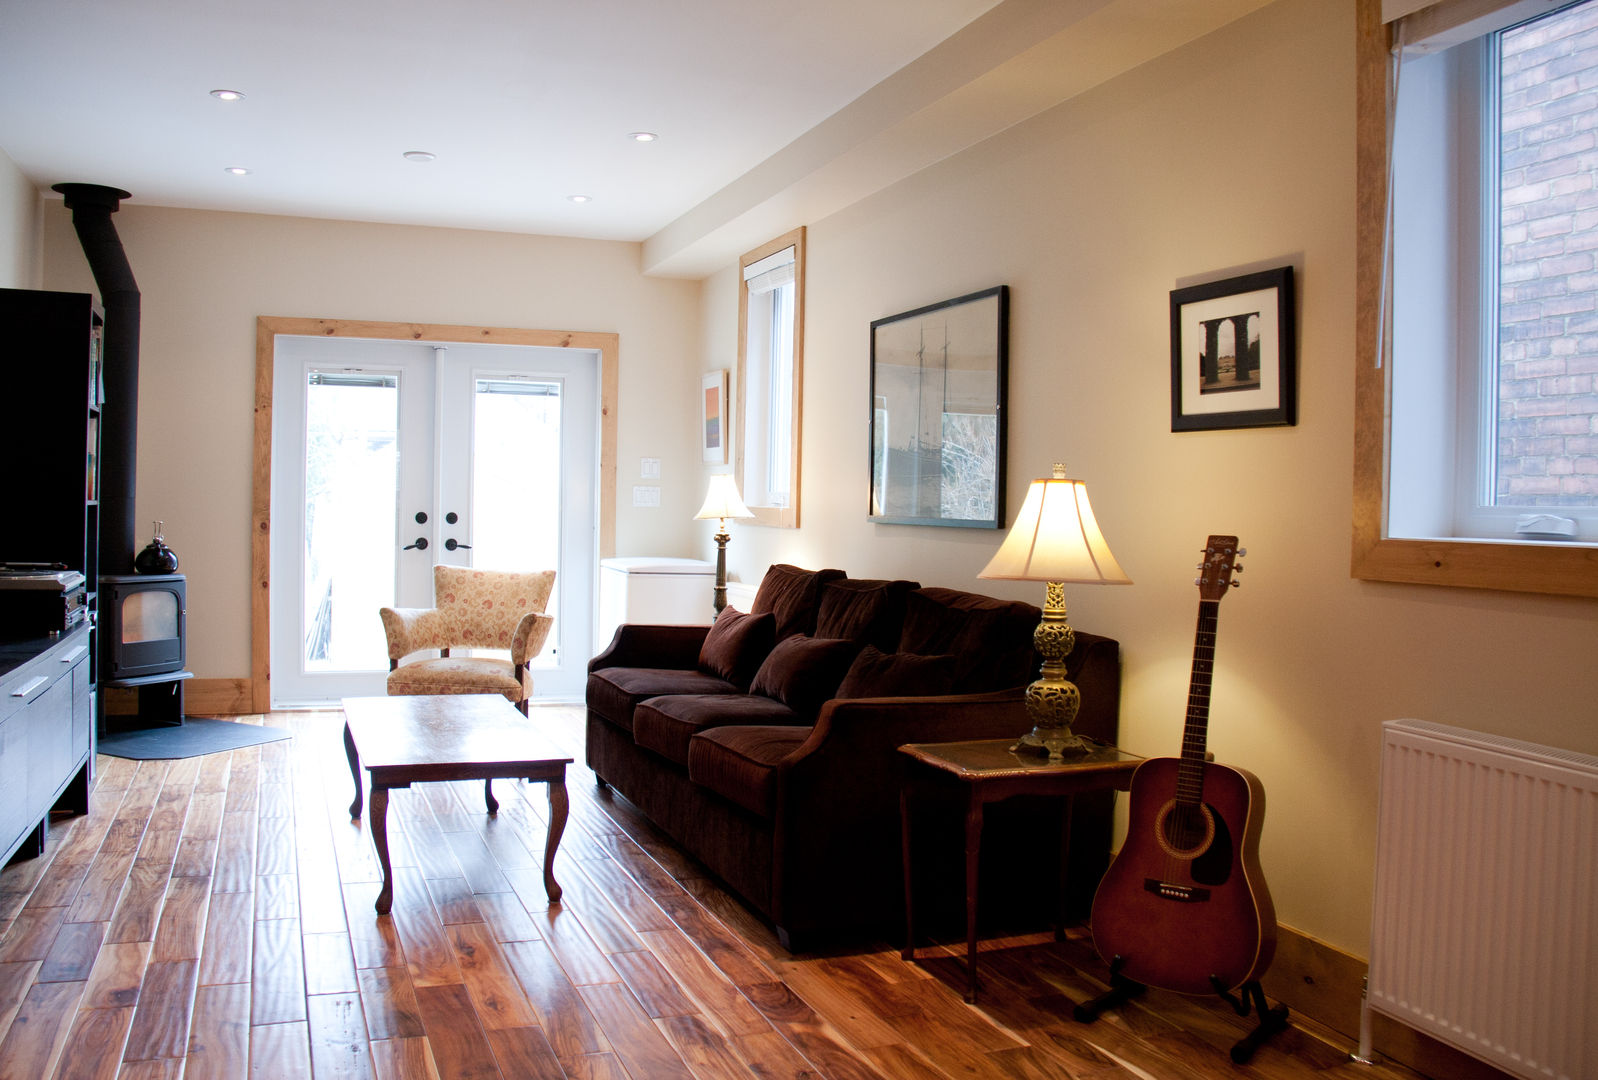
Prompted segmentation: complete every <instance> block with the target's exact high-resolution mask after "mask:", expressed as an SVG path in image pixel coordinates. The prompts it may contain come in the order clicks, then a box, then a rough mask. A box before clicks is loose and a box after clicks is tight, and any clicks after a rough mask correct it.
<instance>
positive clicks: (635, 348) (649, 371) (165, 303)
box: [44, 202, 702, 678]
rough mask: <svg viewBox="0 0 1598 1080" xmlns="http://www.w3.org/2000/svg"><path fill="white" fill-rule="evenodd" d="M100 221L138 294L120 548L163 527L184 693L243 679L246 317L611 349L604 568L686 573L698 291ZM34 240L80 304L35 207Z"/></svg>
mask: <svg viewBox="0 0 1598 1080" xmlns="http://www.w3.org/2000/svg"><path fill="white" fill-rule="evenodd" d="M112 221H113V223H114V224H115V225H116V227H117V230H118V233H119V234H120V236H121V237H122V241H123V246H124V247H125V248H126V250H127V254H128V260H129V262H130V264H131V265H132V268H133V273H134V276H135V277H136V278H137V279H138V282H139V289H140V292H141V294H142V312H141V314H142V334H141V343H140V349H141V358H140V376H139V444H138V455H139V460H138V503H137V517H136V521H137V522H139V525H138V533H137V535H138V537H139V538H140V540H141V542H142V540H143V539H146V536H145V533H146V530H147V529H148V528H149V525H148V522H149V521H150V520H152V519H156V518H159V519H161V520H163V521H164V522H165V535H166V538H167V541H168V542H169V543H170V544H171V545H172V547H173V548H174V549H175V550H176V551H177V552H178V555H179V557H180V558H181V559H182V567H183V570H184V572H185V573H186V574H188V576H189V579H190V580H189V609H190V626H191V636H190V644H189V666H190V668H191V669H192V670H193V671H194V672H195V674H196V675H198V676H200V677H214V678H230V677H231V678H241V677H246V676H248V674H249V672H250V652H249V648H250V642H249V628H250V608H249V605H250V586H249V566H250V477H251V448H252V445H253V443H252V439H253V415H254V370H255V319H256V317H257V316H259V315H278V316H306V317H326V318H340V319H370V320H377V321H392V322H421V323H449V324H464V325H472V326H478V325H480V326H502V327H522V328H530V329H548V330H590V331H605V332H615V333H617V334H619V335H620V342H621V345H620V401H619V412H620V418H621V425H620V427H621V431H620V435H619V446H618V462H619V464H618V469H617V482H618V484H619V486H620V489H621V490H622V491H623V492H624V493H626V496H625V497H624V498H622V499H621V500H620V502H621V504H622V505H621V506H620V507H618V509H617V514H616V516H617V529H616V543H617V551H618V553H620V554H643V553H648V554H667V555H688V554H691V553H692V551H693V548H694V541H695V534H694V530H693V528H692V526H691V524H690V518H691V516H692V514H693V510H694V508H696V507H697V503H695V504H694V506H693V507H690V506H689V503H690V502H691V501H693V500H695V499H697V498H700V497H702V493H701V492H700V491H699V490H698V485H699V482H700V477H699V470H698V468H697V465H698V462H699V456H698V454H697V452H696V449H695V446H696V444H695V429H696V427H697V424H698V412H697V409H698V406H697V404H696V402H697V399H698V390H699V378H698V367H699V360H698V358H697V340H698V335H699V328H698V291H699V285H698V283H697V282H690V281H676V280H666V279H650V278H645V277H643V276H641V275H640V274H639V272H638V269H637V267H638V246H637V245H636V244H622V243H611V242H598V241H586V240H569V239H557V238H549V237H535V236H514V235H508V234H503V233H486V232H468V231H461V230H447V229H425V228H413V227H402V226H384V225H367V224H359V223H354V222H333V221H315V220H308V219H301V218H286V217H268V216H260V215H249V214H225V213H214V212H205V211H192V210H172V209H165V208H160V207H144V206H139V205H137V203H136V202H134V203H129V204H125V205H124V206H123V208H122V209H121V210H120V211H119V212H118V213H117V214H116V215H115V216H114V217H113V218H112ZM44 231H45V239H44V253H45V285H46V286H47V287H48V288H52V289H67V290H77V291H92V290H93V278H92V276H91V275H90V273H89V270H88V267H87V265H86V264H85V262H84V260H83V256H82V250H81V248H80V247H79V246H78V243H77V239H76V237H75V234H74V233H73V231H72V227H71V224H70V215H69V214H68V213H67V211H66V210H65V209H64V208H63V207H62V205H61V204H60V203H59V202H49V203H47V204H46V207H45V230H44ZM510 452H514V450H513V449H512V450H511V451H510ZM642 456H649V457H658V458H662V459H663V464H662V478H661V480H660V481H659V484H660V486H661V487H662V489H663V491H662V507H661V508H660V509H634V508H633V507H632V504H631V497H630V496H631V485H632V483H633V482H634V481H635V480H636V478H637V475H638V459H639V458H640V457H642ZM527 467H528V468H529V469H536V468H539V463H538V462H536V461H529V462H527Z"/></svg>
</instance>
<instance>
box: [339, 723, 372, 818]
mask: <svg viewBox="0 0 1598 1080" xmlns="http://www.w3.org/2000/svg"><path fill="white" fill-rule="evenodd" d="M344 756H345V757H347V758H349V761H350V779H351V780H354V781H355V801H354V802H352V803H350V817H352V818H358V817H360V816H361V756H360V755H359V754H357V753H356V752H355V736H353V735H351V734H350V726H349V725H348V724H345V725H344ZM374 794H375V793H374Z"/></svg>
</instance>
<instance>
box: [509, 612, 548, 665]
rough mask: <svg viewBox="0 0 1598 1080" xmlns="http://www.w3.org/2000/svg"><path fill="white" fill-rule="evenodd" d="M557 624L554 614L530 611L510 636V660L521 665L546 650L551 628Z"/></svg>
mask: <svg viewBox="0 0 1598 1080" xmlns="http://www.w3.org/2000/svg"><path fill="white" fill-rule="evenodd" d="M554 625H555V617H554V616H553V615H545V614H542V613H541V612H536V611H529V612H528V613H527V614H525V615H523V616H522V617H521V621H520V622H518V623H517V624H516V629H515V631H514V632H513V633H512V634H511V638H510V662H511V663H513V664H517V665H521V664H525V663H527V662H528V661H530V660H531V659H532V658H533V657H535V656H537V655H538V654H539V653H541V652H543V651H544V643H545V642H547V641H548V640H549V628H550V627H552V626H554Z"/></svg>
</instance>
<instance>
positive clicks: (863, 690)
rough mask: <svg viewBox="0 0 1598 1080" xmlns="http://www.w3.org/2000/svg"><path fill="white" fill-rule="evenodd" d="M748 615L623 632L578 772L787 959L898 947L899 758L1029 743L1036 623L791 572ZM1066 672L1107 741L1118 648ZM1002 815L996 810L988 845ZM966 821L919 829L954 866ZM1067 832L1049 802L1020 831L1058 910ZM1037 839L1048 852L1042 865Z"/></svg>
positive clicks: (1076, 836)
mask: <svg viewBox="0 0 1598 1080" xmlns="http://www.w3.org/2000/svg"><path fill="white" fill-rule="evenodd" d="M751 608H752V610H751V611H750V612H749V613H747V614H745V613H741V612H737V611H735V610H734V609H732V608H728V609H727V610H726V611H724V612H723V614H722V616H721V618H720V619H718V620H717V622H716V625H715V626H714V627H711V628H707V627H702V626H697V627H696V626H646V625H636V624H633V625H623V626H621V627H620V628H619V629H618V630H617V632H616V636H615V638H614V639H613V640H612V642H611V644H610V646H609V647H608V648H607V649H606V650H605V651H604V652H602V653H601V654H600V655H598V656H596V657H595V658H594V659H593V660H592V661H591V662H590V663H589V666H588V687H587V707H588V720H587V761H588V765H589V766H590V767H591V768H592V769H593V770H594V773H595V775H596V777H597V778H598V780H599V782H600V784H601V785H609V786H610V787H612V788H614V789H615V790H616V791H618V792H619V793H620V794H622V795H623V796H625V797H626V798H627V799H628V800H629V801H630V802H632V803H634V804H635V805H636V806H637V807H638V808H639V809H640V810H642V811H643V812H644V814H645V815H647V816H648V817H649V819H650V820H651V821H653V822H654V823H655V824H656V825H658V826H659V827H660V828H661V829H662V830H664V831H665V832H666V833H667V834H668V835H670V836H671V837H672V838H673V839H674V840H676V841H677V842H678V843H679V844H681V845H682V846H683V847H684V848H686V849H687V851H688V852H689V853H690V854H692V855H693V856H695V857H696V858H698V859H699V860H700V861H701V862H703V863H704V864H705V865H706V866H707V867H708V868H709V869H710V870H711V871H712V872H714V873H715V874H716V875H717V876H718V877H720V878H721V879H722V881H724V882H725V883H726V884H727V885H729V886H731V888H732V889H733V890H734V891H735V892H736V893H738V894H739V895H740V896H742V897H743V899H744V900H745V901H747V902H748V903H749V904H750V905H751V906H752V907H753V908H754V909H755V910H756V911H758V912H759V913H760V914H762V915H763V916H764V917H766V918H767V919H769V920H770V921H771V923H772V924H773V925H774V926H775V928H776V930H777V932H778V935H779V937H780V938H781V940H782V942H783V944H784V945H785V946H787V947H788V948H790V949H792V948H799V947H809V946H812V945H816V944H822V943H826V942H830V941H835V940H840V939H845V938H858V937H860V936H863V935H868V934H882V933H888V934H896V933H898V932H900V931H898V930H896V929H895V928H896V927H901V926H902V921H901V920H902V911H903V888H904V886H903V877H902V873H901V869H900V867H901V847H900V828H899V790H900V777H901V775H902V770H903V768H904V766H905V759H904V756H903V755H901V754H899V753H898V752H897V748H898V747H899V746H901V745H903V744H904V743H907V742H940V741H949V740H956V739H971V738H999V737H1011V736H1015V735H1019V734H1021V733H1022V732H1024V731H1025V730H1027V729H1028V727H1029V726H1030V725H1029V724H1028V721H1027V720H1026V716H1025V711H1024V707H1023V705H1022V688H1023V687H1024V685H1025V684H1026V683H1027V682H1029V681H1030V680H1031V679H1032V678H1033V677H1035V673H1036V669H1037V663H1038V659H1037V657H1036V655H1035V653H1034V652H1033V649H1032V643H1031V640H1032V632H1033V630H1034V629H1035V628H1036V626H1037V623H1038V620H1039V615H1040V613H1039V611H1038V609H1037V608H1036V607H1034V606H1032V605H1030V604H1025V603H1020V602H1015V601H1004V600H996V599H993V598H991V597H986V596H980V595H978V594H975V593H967V592H960V591H957V590H953V589H938V588H925V589H924V588H921V587H920V586H919V585H918V584H917V583H916V582H913V581H880V580H864V579H854V578H848V577H846V576H845V575H844V573H843V572H842V571H838V570H821V571H809V570H802V569H799V568H797V567H791V566H782V565H778V566H773V567H772V568H771V570H770V571H769V572H768V573H767V574H766V576H765V578H764V579H763V580H762V582H761V585H760V589H759V592H758V593H757V595H756V597H755V600H754V603H753V604H752V605H751ZM1067 666H1068V670H1069V672H1070V677H1071V678H1072V679H1073V680H1074V681H1075V682H1076V683H1077V684H1078V685H1079V686H1080V687H1081V690H1082V700H1083V706H1082V712H1081V713H1080V715H1079V717H1078V720H1077V723H1076V730H1077V731H1079V732H1081V733H1083V734H1086V735H1090V736H1092V737H1094V738H1097V739H1102V740H1105V741H1114V739H1115V736H1116V724H1117V713H1118V710H1119V701H1120V658H1119V646H1118V645H1117V643H1116V642H1115V641H1113V640H1111V639H1109V638H1105V637H1100V636H1098V635H1095V634H1088V633H1081V632H1079V633H1078V634H1077V637H1076V648H1075V649H1074V650H1073V652H1072V654H1071V656H1070V658H1069V661H1068V665H1067ZM950 794H951V798H952V797H953V796H954V795H956V794H957V793H955V792H951V793H950ZM1100 796H1101V797H1094V796H1082V797H1079V798H1078V800H1077V803H1076V807H1075V812H1074V814H1073V815H1072V817H1071V822H1072V836H1071V867H1070V878H1069V880H1071V881H1072V882H1073V885H1074V890H1073V891H1074V892H1075V893H1077V894H1078V895H1077V897H1076V900H1077V904H1076V906H1077V907H1079V908H1080V907H1081V906H1082V904H1084V903H1085V902H1086V899H1087V898H1089V897H1091V890H1092V888H1093V886H1094V884H1096V883H1097V881H1098V879H1099V877H1100V876H1102V874H1103V871H1104V868H1105V866H1106V865H1107V862H1108V858H1109V839H1110V836H1109V831H1110V812H1111V807H1112V804H1111V802H1110V794H1109V793H1107V792H1106V793H1100ZM951 805H952V804H951ZM994 809H995V810H1002V809H1003V808H1002V807H1001V808H994ZM930 812H933V813H935V812H936V809H935V808H934V809H933V810H932V811H930ZM954 812H955V813H956V814H957V808H956V809H955V810H954ZM1021 812H1022V813H1024V814H1027V815H1032V814H1034V813H1035V810H1033V809H1024V810H1021ZM945 816H947V815H945ZM1003 817H1004V815H1003V813H1002V812H1001V813H999V814H997V815H995V814H994V813H992V812H990V814H989V817H988V820H989V823H990V824H989V830H990V831H989V836H990V837H991V836H992V834H993V831H994V830H995V828H996V827H998V828H1003V825H1002V819H1003ZM957 820H958V818H957V817H955V818H952V819H950V820H949V821H948V822H947V824H946V825H945V826H942V827H939V828H921V827H919V824H920V823H919V822H918V828H917V830H916V836H917V838H918V840H920V839H930V841H931V842H932V844H933V845H934V847H935V848H936V849H938V850H940V851H941V853H942V855H943V856H945V857H946V858H945V859H944V860H943V861H945V862H951V865H953V864H957V863H958V860H959V855H960V849H961V841H960V839H959V838H960V837H961V835H962V833H961V831H960V829H959V826H958V824H957ZM1059 820H1060V815H1059V814H1058V811H1057V809H1056V810H1049V811H1045V812H1044V814H1043V816H1042V817H1041V818H1034V817H1026V818H1023V819H1022V820H1021V822H1020V831H1021V832H1022V833H1023V834H1024V835H1025V837H1026V841H1027V843H1028V844H1029V845H1032V847H1033V850H1032V851H1031V852H1030V853H1023V855H1022V860H1023V861H1025V862H1026V863H1028V865H1030V866H1031V867H1032V869H1033V870H1036V868H1037V867H1038V866H1046V867H1047V868H1048V870H1047V876H1046V879H1045V880H1046V881H1047V882H1049V883H1050V884H1049V885H1048V886H1047V887H1046V888H1045V889H1044V894H1045V895H1046V896H1047V897H1048V898H1049V899H1050V901H1051V903H1052V901H1053V899H1054V895H1053V887H1052V886H1053V883H1055V882H1056V881H1057V878H1056V877H1055V875H1056V874H1057V873H1058V862H1057V858H1053V857H1052V855H1051V852H1050V850H1049V849H1050V847H1051V844H1052V845H1053V846H1052V851H1053V852H1057V851H1058V846H1057V845H1058V842H1059V833H1058V822H1059ZM1051 823H1052V824H1053V827H1054V831H1053V832H1052V833H1051V832H1050V831H1049V826H1050V825H1051ZM1040 825H1041V828H1040ZM1006 831H1008V830H1006ZM1050 837H1052V840H1051V839H1049V838H1050ZM1039 842H1041V844H1042V847H1043V849H1044V852H1043V853H1044V854H1045V855H1050V856H1051V858H1046V859H1039V858H1037V851H1036V845H1037V843H1039ZM1012 846H1013V845H1012ZM990 847H995V845H993V844H992V843H991V840H990V842H989V843H985V845H984V859H985V860H986V859H987V858H988V849H989V848H990ZM1002 847H1003V845H1002V844H1001V845H998V848H1002ZM996 850H997V849H996ZM918 851H919V848H918ZM1012 854H1015V853H1014V852H1012ZM917 858H918V860H920V859H921V858H922V856H921V855H920V854H918V856H917ZM1051 860H1052V861H1051ZM933 861H937V859H936V854H935V855H934V860H933ZM918 867H919V862H918ZM984 873H985V874H986V870H985V871H984ZM918 875H919V869H918ZM1035 876H1036V875H1035V874H1034V877H1035ZM951 887H952V888H953V889H954V890H955V891H956V896H957V897H958V896H963V892H961V891H959V886H958V885H957V884H954V885H952V886H951ZM984 888H985V890H986V889H987V882H986V879H985V880H984ZM1029 890H1031V891H1035V890H1033V889H1032V884H1025V885H1017V886H1016V887H1015V889H1013V890H1012V892H1026V891H1029ZM918 895H919V893H918ZM984 903H986V900H985V901H984ZM920 910H921V904H920V902H919V901H918V912H919V911H920ZM895 940H896V939H895Z"/></svg>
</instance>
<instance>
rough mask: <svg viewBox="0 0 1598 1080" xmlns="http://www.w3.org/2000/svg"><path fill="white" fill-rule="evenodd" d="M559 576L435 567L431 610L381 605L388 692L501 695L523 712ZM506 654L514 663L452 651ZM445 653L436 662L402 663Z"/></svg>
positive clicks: (545, 637) (549, 621) (430, 659)
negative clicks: (425, 654)
mask: <svg viewBox="0 0 1598 1080" xmlns="http://www.w3.org/2000/svg"><path fill="white" fill-rule="evenodd" d="M554 587H555V571H553V570H540V571H537V572H534V573H520V572H517V571H508V570H472V569H469V568H467V567H463V566H435V567H433V603H434V604H435V605H436V606H434V607H430V608H387V607H386V608H382V609H380V610H379V612H378V613H379V614H380V615H381V616H382V619H383V632H384V634H386V635H387V637H388V665H389V672H388V692H389V694H391V695H397V694H503V695H505V697H506V698H507V699H508V700H510V702H511V703H512V704H514V705H515V706H516V707H517V708H518V709H520V710H521V711H522V715H524V716H525V715H526V714H527V699H528V698H529V697H531V696H532V689H533V688H532V679H531V678H530V677H529V676H528V674H527V664H528V661H530V660H532V659H533V657H535V656H537V655H538V654H539V653H540V652H542V651H543V649H544V643H545V642H546V641H547V640H548V638H549V628H550V626H551V625H553V623H554V621H555V620H554V619H553V617H551V616H549V615H546V614H544V608H545V606H546V605H547V604H548V603H549V594H550V591H551V590H552V589H554ZM452 648H458V649H508V650H509V651H510V659H509V660H500V659H495V658H493V657H486V656H460V657H456V656H451V655H450V654H449V651H450V649H452ZM432 649H438V650H440V652H439V655H438V657H436V658H433V657H428V658H425V659H420V660H412V661H411V662H410V663H408V664H403V663H401V662H400V661H402V660H404V659H405V658H406V657H407V656H410V655H411V654H412V653H416V652H421V651H424V650H432Z"/></svg>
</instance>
